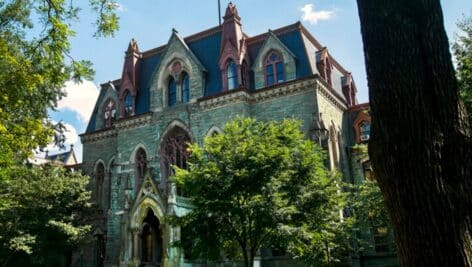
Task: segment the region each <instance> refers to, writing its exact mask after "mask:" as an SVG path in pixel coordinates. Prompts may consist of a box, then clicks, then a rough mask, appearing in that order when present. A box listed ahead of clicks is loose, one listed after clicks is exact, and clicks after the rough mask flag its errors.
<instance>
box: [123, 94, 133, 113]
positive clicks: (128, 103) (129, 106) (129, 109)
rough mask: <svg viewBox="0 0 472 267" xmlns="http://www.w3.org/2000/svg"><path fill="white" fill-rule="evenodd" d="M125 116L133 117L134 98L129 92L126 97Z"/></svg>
mask: <svg viewBox="0 0 472 267" xmlns="http://www.w3.org/2000/svg"><path fill="white" fill-rule="evenodd" d="M123 104H124V111H125V113H124V115H125V117H129V116H132V115H133V97H132V96H131V93H130V92H129V91H128V90H127V91H126V93H125V97H124V103H123Z"/></svg>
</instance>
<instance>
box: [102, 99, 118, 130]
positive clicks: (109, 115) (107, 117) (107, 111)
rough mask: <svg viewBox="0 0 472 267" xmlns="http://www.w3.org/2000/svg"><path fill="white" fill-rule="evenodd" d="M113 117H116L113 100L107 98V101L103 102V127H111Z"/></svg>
mask: <svg viewBox="0 0 472 267" xmlns="http://www.w3.org/2000/svg"><path fill="white" fill-rule="evenodd" d="M115 118H116V107H115V102H114V101H113V100H111V99H108V101H107V102H106V103H105V107H104V111H103V120H104V122H105V128H109V127H111V125H112V124H113V121H114V120H115Z"/></svg>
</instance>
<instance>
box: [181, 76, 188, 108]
mask: <svg viewBox="0 0 472 267" xmlns="http://www.w3.org/2000/svg"><path fill="white" fill-rule="evenodd" d="M189 100H190V80H189V78H188V75H187V73H184V74H183V78H182V102H183V103H188V101H189Z"/></svg>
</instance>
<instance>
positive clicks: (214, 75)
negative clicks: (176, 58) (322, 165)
mask: <svg viewBox="0 0 472 267" xmlns="http://www.w3.org/2000/svg"><path fill="white" fill-rule="evenodd" d="M273 33H274V34H275V35H276V36H277V38H279V40H280V41H281V42H282V43H283V44H284V45H285V46H286V47H287V48H288V49H289V50H290V51H291V52H292V53H293V54H294V55H295V56H296V58H295V64H296V79H301V78H304V77H307V76H310V75H312V74H313V73H314V70H312V69H311V66H310V62H309V57H308V55H307V49H306V48H305V44H304V41H303V37H302V34H304V35H305V36H306V35H307V34H308V35H309V36H307V37H308V39H309V40H311V42H312V44H313V45H314V46H315V47H316V48H317V50H318V49H320V48H321V45H320V44H319V43H318V42H317V41H316V40H315V39H314V38H313V36H311V35H310V34H309V33H308V31H307V30H306V29H305V28H304V27H303V25H302V24H301V23H300V22H297V23H294V24H291V25H288V26H285V27H282V28H279V29H276V30H273ZM267 36H268V34H267V33H264V34H260V35H257V36H254V37H249V38H248V39H247V40H246V41H247V46H248V53H249V58H250V60H251V64H254V59H255V58H256V57H257V54H258V53H259V50H260V48H261V46H262V45H263V43H264V41H265V40H266V39H267ZM184 41H185V43H186V44H187V45H188V47H189V48H190V50H191V51H192V52H193V53H194V54H195V56H196V57H197V58H198V60H199V61H200V62H201V63H202V65H203V66H204V68H205V69H206V70H207V72H206V77H205V89H204V96H205V97H207V96H212V95H215V94H218V93H220V91H221V90H222V88H223V86H222V81H221V72H220V69H219V65H218V61H219V59H220V50H221V26H217V27H214V28H210V29H207V30H205V31H202V32H200V33H197V34H194V35H191V36H189V37H186V38H184ZM165 48H166V45H163V46H160V47H157V48H154V49H151V50H148V51H145V52H143V53H142V55H143V57H142V59H141V69H140V88H139V90H138V93H137V96H136V103H135V114H136V115H139V114H143V113H146V112H149V111H150V88H151V79H152V75H153V73H154V72H155V71H156V70H157V68H158V67H159V64H160V62H161V57H162V55H163V53H164V51H165ZM335 65H336V66H337V67H338V68H340V69H341V73H344V72H346V71H345V70H344V69H343V68H342V67H340V65H339V64H337V62H335ZM249 81H250V83H249V84H250V88H249V89H254V73H252V72H251V73H250V77H249ZM114 85H115V87H116V88H117V90H118V88H119V80H116V81H114ZM335 90H336V91H337V93H338V94H339V96H340V97H341V98H342V99H344V95H343V94H342V90H341V88H336V89H335ZM105 91H106V90H101V91H100V95H99V97H98V99H97V104H98V103H101V101H102V98H103V96H104V95H105ZM97 104H96V106H95V109H94V112H93V113H92V117H91V118H90V121H89V124H88V126H87V129H86V133H90V132H93V131H95V130H96V129H95V125H96V116H97V111H98V110H97V109H98V107H97Z"/></svg>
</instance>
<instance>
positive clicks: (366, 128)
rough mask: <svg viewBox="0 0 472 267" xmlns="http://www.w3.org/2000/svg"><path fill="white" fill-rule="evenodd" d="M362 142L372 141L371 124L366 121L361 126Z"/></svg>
mask: <svg viewBox="0 0 472 267" xmlns="http://www.w3.org/2000/svg"><path fill="white" fill-rule="evenodd" d="M359 129H360V139H361V142H367V141H368V140H369V139H370V123H369V122H367V121H364V122H362V123H361V124H360V126H359Z"/></svg>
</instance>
